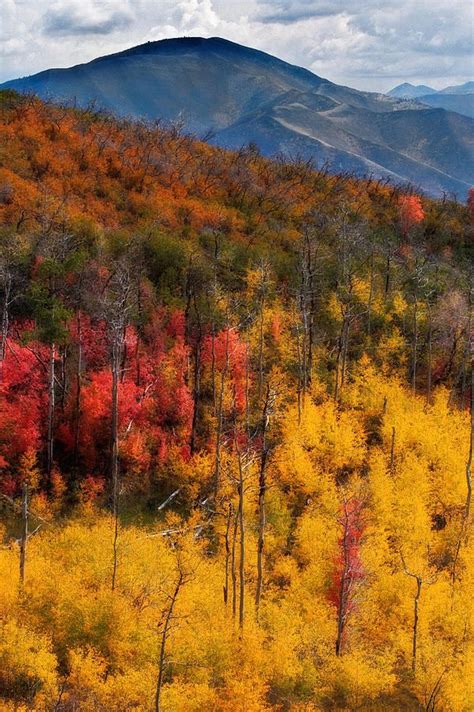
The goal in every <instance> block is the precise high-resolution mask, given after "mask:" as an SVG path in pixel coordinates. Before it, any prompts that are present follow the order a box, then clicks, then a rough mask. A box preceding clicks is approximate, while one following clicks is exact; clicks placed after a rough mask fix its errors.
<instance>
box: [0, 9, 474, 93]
mask: <svg viewBox="0 0 474 712" xmlns="http://www.w3.org/2000/svg"><path fill="white" fill-rule="evenodd" d="M471 12H472V11H471V8H470V3H466V2H465V1H464V0H432V1H431V2H430V3H429V4H428V3H426V2H425V0H399V2H398V3H393V2H392V0H360V2H359V3H355V2H354V1H353V0H352V2H348V0H177V1H176V0H42V2H36V0H34V1H33V2H32V1H31V0H0V28H1V29H0V54H1V56H2V61H1V68H0V79H8V78H13V77H16V76H23V75H25V74H31V73H34V72H37V71H40V70H42V69H46V68H48V67H51V66H70V65H72V64H77V63H79V62H85V61H89V60H90V59H93V58H94V57H97V56H101V55H104V54H108V53H110V52H117V51H119V50H121V49H124V48H126V47H131V46H133V45H135V44H139V43H142V42H146V41H148V40H153V39H162V38H164V37H173V36H182V35H188V36H190V35H202V36H205V37H210V36H221V37H225V38H227V39H230V40H233V41H235V42H240V43H242V44H246V45H250V46H253V47H256V48H258V49H262V50H264V51H266V52H270V53H271V54H275V55H276V56H279V57H281V58H282V59H286V60H287V61H289V62H292V63H294V64H299V65H301V66H305V67H308V68H309V69H311V70H312V71H314V72H315V73H317V74H319V75H321V76H324V77H327V78H329V79H332V80H333V81H336V82H340V83H345V84H349V85H352V86H355V87H357V88H366V89H371V90H384V89H388V88H390V87H391V86H393V85H394V84H395V83H398V82H400V81H406V80H407V81H413V82H423V83H429V84H432V85H434V86H438V87H441V86H445V85H447V84H456V83H459V82H462V81H466V80H467V79H471V78H472V75H473V73H474V72H473V64H472V56H471V41H472V39H471V32H472V29H471V28H472V15H471Z"/></svg>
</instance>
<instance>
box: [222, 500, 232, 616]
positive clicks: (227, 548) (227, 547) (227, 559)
mask: <svg viewBox="0 0 474 712" xmlns="http://www.w3.org/2000/svg"><path fill="white" fill-rule="evenodd" d="M232 513H233V507H232V502H229V509H228V510H227V519H226V529H225V582H224V605H225V606H227V603H228V601H229V566H230V559H231V549H230V541H229V533H230V523H231V521H232Z"/></svg>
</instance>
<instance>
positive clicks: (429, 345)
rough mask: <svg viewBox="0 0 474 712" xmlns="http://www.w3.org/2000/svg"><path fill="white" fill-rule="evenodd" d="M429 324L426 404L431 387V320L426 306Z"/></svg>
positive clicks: (429, 399)
mask: <svg viewBox="0 0 474 712" xmlns="http://www.w3.org/2000/svg"><path fill="white" fill-rule="evenodd" d="M428 310H429V311H428V314H429V317H428V318H429V326H428V364H427V366H428V374H427V383H426V401H427V403H428V405H429V404H430V403H431V388H432V367H433V366H432V349H433V324H432V321H431V309H430V307H429V306H428Z"/></svg>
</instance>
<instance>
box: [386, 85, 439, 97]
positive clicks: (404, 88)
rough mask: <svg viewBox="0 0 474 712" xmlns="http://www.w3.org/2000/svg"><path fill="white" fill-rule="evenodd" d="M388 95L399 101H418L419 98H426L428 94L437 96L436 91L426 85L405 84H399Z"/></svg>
mask: <svg viewBox="0 0 474 712" xmlns="http://www.w3.org/2000/svg"><path fill="white" fill-rule="evenodd" d="M387 94H388V96H394V97H396V98H397V99H418V97H420V96H425V95H426V94H436V89H433V88H432V87H429V86H426V85H425V84H410V83H409V82H403V84H399V85H398V86H396V87H394V88H393V89H390V91H388V92H387Z"/></svg>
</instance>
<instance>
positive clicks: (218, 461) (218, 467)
mask: <svg viewBox="0 0 474 712" xmlns="http://www.w3.org/2000/svg"><path fill="white" fill-rule="evenodd" d="M228 370H229V329H228V328H227V331H226V342H225V366H224V368H223V369H222V374H221V384H220V390H219V404H218V408H217V429H216V455H215V461H214V497H215V499H217V497H218V494H219V487H220V479H221V446H222V426H223V416H224V413H223V409H224V389H225V382H226V378H227V372H228Z"/></svg>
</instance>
